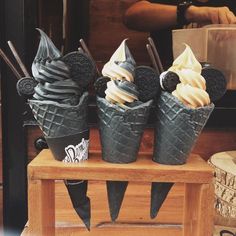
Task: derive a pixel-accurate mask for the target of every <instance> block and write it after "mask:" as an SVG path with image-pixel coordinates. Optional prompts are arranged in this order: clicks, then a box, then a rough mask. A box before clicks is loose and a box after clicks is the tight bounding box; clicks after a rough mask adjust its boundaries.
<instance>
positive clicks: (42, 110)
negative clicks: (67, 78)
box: [29, 92, 91, 230]
mask: <svg viewBox="0 0 236 236" xmlns="http://www.w3.org/2000/svg"><path fill="white" fill-rule="evenodd" d="M29 105H30V107H31V109H32V112H33V115H34V117H35V119H36V120H37V122H38V124H39V127H40V128H41V129H42V131H43V132H44V135H45V138H46V140H47V142H48V145H49V148H50V149H51V151H52V153H53V155H54V158H55V159H57V160H60V161H62V160H63V159H64V160H63V161H66V162H79V161H80V159H78V158H77V156H76V155H74V156H73V154H75V151H73V150H72V151H71V152H70V151H68V153H66V147H67V148H68V146H71V147H72V149H74V148H75V146H76V145H78V144H79V143H80V142H81V140H82V139H85V140H88V139H89V130H88V119H87V109H88V93H87V92H85V93H84V94H83V95H82V97H81V98H80V101H79V103H78V105H76V106H72V105H67V104H59V103H57V102H52V101H38V100H29ZM85 147H86V148H85V149H84V155H83V157H85V159H86V158H87V153H88V146H86V145H85ZM68 154H70V155H68ZM65 157H66V158H65ZM75 182H76V183H78V184H75ZM65 184H66V187H67V190H68V193H69V196H70V199H71V202H72V204H73V207H74V209H75V211H76V213H77V214H78V216H79V217H80V218H81V220H82V221H83V223H84V224H85V226H86V228H87V229H88V230H89V229H90V217H91V207H90V200H89V198H88V197H87V180H85V181H80V180H73V181H71V180H68V181H67V180H66V181H65Z"/></svg>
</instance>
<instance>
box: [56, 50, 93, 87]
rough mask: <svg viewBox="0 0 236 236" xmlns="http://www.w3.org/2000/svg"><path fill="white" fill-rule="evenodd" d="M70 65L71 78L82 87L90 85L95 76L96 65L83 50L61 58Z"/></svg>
mask: <svg viewBox="0 0 236 236" xmlns="http://www.w3.org/2000/svg"><path fill="white" fill-rule="evenodd" d="M61 60H62V61H63V62H65V63H66V64H67V65H68V66H69V67H70V75H71V79H72V80H74V81H75V82H76V83H77V84H78V85H79V86H81V87H82V88H86V87H88V85H89V83H90V82H91V81H92V80H93V79H94V78H95V75H96V66H95V64H94V62H93V61H92V60H91V59H90V58H89V57H88V56H87V55H86V54H85V53H81V52H78V51H77V52H71V53H68V54H66V55H65V56H63V57H62V58H61Z"/></svg>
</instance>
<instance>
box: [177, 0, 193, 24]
mask: <svg viewBox="0 0 236 236" xmlns="http://www.w3.org/2000/svg"><path fill="white" fill-rule="evenodd" d="M192 4H193V3H192V1H187V0H184V1H183V0H182V1H179V3H178V5H177V25H178V26H180V27H182V26H184V25H187V24H188V23H190V22H188V21H187V19H186V17H185V12H186V10H187V9H188V8H189V7H190V6H192Z"/></svg>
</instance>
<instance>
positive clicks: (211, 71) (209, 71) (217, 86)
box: [202, 67, 227, 102]
mask: <svg viewBox="0 0 236 236" xmlns="http://www.w3.org/2000/svg"><path fill="white" fill-rule="evenodd" d="M202 76H203V77H204V78H205V80H206V91H207V92H208V94H209V96H210V99H211V101H212V102H215V101H217V100H219V99H220V98H222V97H223V95H224V94H225V93H226V89H227V81H226V78H225V76H224V74H223V73H222V72H221V71H220V70H217V69H215V68H213V67H205V68H203V69H202Z"/></svg>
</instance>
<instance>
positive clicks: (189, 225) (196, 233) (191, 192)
mask: <svg viewBox="0 0 236 236" xmlns="http://www.w3.org/2000/svg"><path fill="white" fill-rule="evenodd" d="M213 204H214V190H213V184H202V185H201V184H185V204H184V230H183V231H184V232H183V235H184V236H189V235H191V236H202V235H204V236H212V233H213V212H214V209H213Z"/></svg>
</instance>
